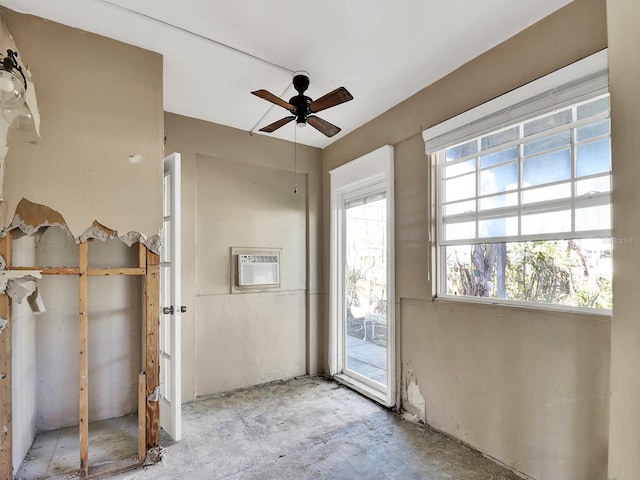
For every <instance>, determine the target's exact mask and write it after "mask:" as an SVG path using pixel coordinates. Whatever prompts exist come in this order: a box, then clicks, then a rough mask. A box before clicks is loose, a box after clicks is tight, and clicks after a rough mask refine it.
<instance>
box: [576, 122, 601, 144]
mask: <svg viewBox="0 0 640 480" xmlns="http://www.w3.org/2000/svg"><path fill="white" fill-rule="evenodd" d="M608 133H609V119H608V118H606V119H604V120H601V121H599V122H596V123H592V124H591V125H585V126H584V127H579V128H577V129H576V138H577V140H578V141H579V142H581V141H583V140H588V139H590V138H595V137H600V136H602V135H606V134H608Z"/></svg>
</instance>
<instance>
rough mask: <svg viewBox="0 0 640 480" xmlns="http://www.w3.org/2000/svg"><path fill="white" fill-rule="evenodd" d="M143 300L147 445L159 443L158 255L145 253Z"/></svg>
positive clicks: (154, 445)
mask: <svg viewBox="0 0 640 480" xmlns="http://www.w3.org/2000/svg"><path fill="white" fill-rule="evenodd" d="M144 295H145V299H146V303H145V335H144V338H145V347H144V358H145V374H146V378H147V389H146V395H147V408H146V412H147V418H146V430H147V434H146V437H147V448H155V447H159V446H160V401H159V395H158V394H157V393H156V389H157V388H159V386H160V257H159V256H158V255H157V254H155V253H153V252H147V274H146V276H145V281H144Z"/></svg>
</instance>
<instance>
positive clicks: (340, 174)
mask: <svg viewBox="0 0 640 480" xmlns="http://www.w3.org/2000/svg"><path fill="white" fill-rule="evenodd" d="M330 174H331V233H330V235H331V247H330V257H331V260H330V261H331V270H330V315H331V323H330V340H331V343H330V349H331V357H330V359H331V363H330V372H331V374H332V375H333V376H334V378H336V379H337V380H338V381H340V382H342V383H345V384H346V385H348V386H350V387H352V388H353V389H355V390H357V391H359V392H361V393H363V394H364V395H367V396H369V397H371V398H372V399H374V400H376V401H378V402H380V403H382V404H383V405H386V406H389V407H390V406H393V405H394V404H395V400H396V399H395V396H396V394H395V355H396V351H395V316H394V312H395V300H394V293H395V282H394V279H395V277H394V275H395V273H394V272H395V267H394V248H393V247H394V222H393V198H394V195H393V147H391V146H385V147H381V148H379V149H377V150H375V151H373V152H371V153H369V154H367V155H364V156H362V157H360V158H358V159H356V160H353V161H351V162H349V163H346V164H344V165H342V166H340V167H337V168H335V169H333V170H331V172H330Z"/></svg>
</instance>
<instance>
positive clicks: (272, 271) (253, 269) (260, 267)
mask: <svg viewBox="0 0 640 480" xmlns="http://www.w3.org/2000/svg"><path fill="white" fill-rule="evenodd" d="M279 284H280V255H255V254H244V253H241V254H238V286H239V287H252V286H258V285H272V286H273V285H275V286H277V285H279Z"/></svg>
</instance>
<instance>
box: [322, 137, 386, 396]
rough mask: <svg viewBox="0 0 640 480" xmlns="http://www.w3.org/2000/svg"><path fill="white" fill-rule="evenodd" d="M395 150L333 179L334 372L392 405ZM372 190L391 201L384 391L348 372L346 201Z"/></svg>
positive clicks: (373, 155) (355, 163) (381, 151)
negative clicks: (381, 192)
mask: <svg viewBox="0 0 640 480" xmlns="http://www.w3.org/2000/svg"><path fill="white" fill-rule="evenodd" d="M393 159H394V150H393V147H392V146H391V145H385V146H383V147H380V148H378V149H377V150H374V151H373V152H370V153H368V154H366V155H363V156H362V157H359V158H357V159H355V160H352V161H351V162H348V163H346V164H344V165H341V166H340V167H337V168H335V169H333V170H331V171H330V172H329V174H330V176H331V187H330V188H331V213H330V215H331V231H330V274H329V317H330V318H329V320H330V321H329V339H330V341H329V373H330V374H331V375H332V376H333V377H334V378H335V379H336V380H338V381H339V382H341V383H344V384H345V385H347V386H349V387H351V388H353V389H354V390H356V391H358V392H360V393H362V394H363V395H365V396H367V397H369V398H371V399H373V400H375V401H377V402H379V403H381V404H382V405H385V406H387V407H392V406H394V405H395V403H396V380H395V378H396V375H395V371H396V361H395V360H396V359H395V357H396V350H397V346H396V335H395V330H396V328H395V327H396V325H395V323H396V322H395V228H394V226H395V222H394V189H393V185H394V178H393ZM372 189H383V190H384V192H385V194H386V202H387V386H386V389H384V390H382V389H380V388H376V386H375V384H374V382H371V381H367V379H364V378H363V377H360V376H359V375H352V374H347V373H345V372H344V370H345V364H346V358H345V343H346V342H345V340H346V339H345V335H344V325H345V322H346V309H345V296H344V293H345V285H344V278H345V272H344V266H345V259H344V248H343V247H344V239H345V199H348V198H352V197H353V195H354V194H357V193H358V192H362V193H363V194H364V193H366V192H367V191H371V190H372Z"/></svg>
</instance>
